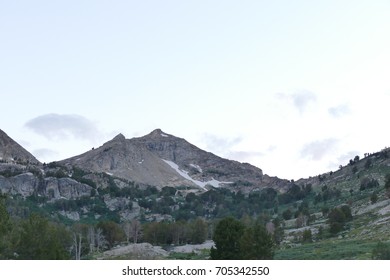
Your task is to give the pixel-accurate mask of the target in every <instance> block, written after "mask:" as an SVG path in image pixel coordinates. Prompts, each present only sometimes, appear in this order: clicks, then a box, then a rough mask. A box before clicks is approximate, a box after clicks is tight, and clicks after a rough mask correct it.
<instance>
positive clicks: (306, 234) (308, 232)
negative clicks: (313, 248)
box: [302, 229, 313, 243]
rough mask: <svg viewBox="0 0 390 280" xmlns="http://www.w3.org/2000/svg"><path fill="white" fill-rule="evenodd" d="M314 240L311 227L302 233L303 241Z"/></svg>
mask: <svg viewBox="0 0 390 280" xmlns="http://www.w3.org/2000/svg"><path fill="white" fill-rule="evenodd" d="M311 242H313V237H312V233H311V230H310V229H306V230H305V231H304V232H303V234H302V243H311Z"/></svg>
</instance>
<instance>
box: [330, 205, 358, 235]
mask: <svg viewBox="0 0 390 280" xmlns="http://www.w3.org/2000/svg"><path fill="white" fill-rule="evenodd" d="M351 220H352V213H351V208H349V206H347V205H343V206H342V207H336V208H334V209H332V210H331V211H330V212H329V214H328V223H329V232H330V233H331V234H337V233H338V232H340V231H342V230H343V229H344V226H345V224H346V223H347V222H348V221H351Z"/></svg>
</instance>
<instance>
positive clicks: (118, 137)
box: [112, 133, 126, 141]
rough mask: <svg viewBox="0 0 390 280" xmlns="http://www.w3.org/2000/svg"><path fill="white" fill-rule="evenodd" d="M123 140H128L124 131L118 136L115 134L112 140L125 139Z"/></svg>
mask: <svg viewBox="0 0 390 280" xmlns="http://www.w3.org/2000/svg"><path fill="white" fill-rule="evenodd" d="M123 140H126V137H125V136H124V135H123V134H122V133H119V134H118V135H117V136H115V137H114V138H113V139H112V141H123Z"/></svg>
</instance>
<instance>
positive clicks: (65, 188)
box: [0, 173, 92, 200]
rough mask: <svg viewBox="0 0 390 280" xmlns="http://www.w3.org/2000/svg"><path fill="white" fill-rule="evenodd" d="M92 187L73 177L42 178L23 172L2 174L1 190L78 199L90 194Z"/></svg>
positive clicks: (7, 192) (24, 195)
mask: <svg viewBox="0 0 390 280" xmlns="http://www.w3.org/2000/svg"><path fill="white" fill-rule="evenodd" d="M91 190H92V187H91V186H89V185H86V184H82V183H79V182H77V181H75V180H73V179H71V178H59V179H58V178H53V177H49V178H45V179H40V178H38V177H37V176H36V175H34V174H32V173H23V174H20V175H17V176H13V177H9V178H6V177H4V176H0V191H1V193H3V194H10V195H21V196H22V197H29V196H32V195H35V194H37V195H41V196H46V197H48V198H49V199H51V200H57V199H77V198H80V197H82V196H90V195H91Z"/></svg>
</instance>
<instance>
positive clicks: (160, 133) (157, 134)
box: [143, 128, 172, 138]
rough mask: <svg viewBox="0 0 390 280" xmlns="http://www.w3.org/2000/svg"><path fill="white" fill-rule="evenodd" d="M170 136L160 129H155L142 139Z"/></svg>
mask: <svg viewBox="0 0 390 280" xmlns="http://www.w3.org/2000/svg"><path fill="white" fill-rule="evenodd" d="M170 136H172V135H170V134H168V133H165V132H164V131H162V130H161V129H160V128H157V129H155V130H153V131H152V132H150V133H149V134H148V135H145V136H143V137H145V138H161V137H170Z"/></svg>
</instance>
